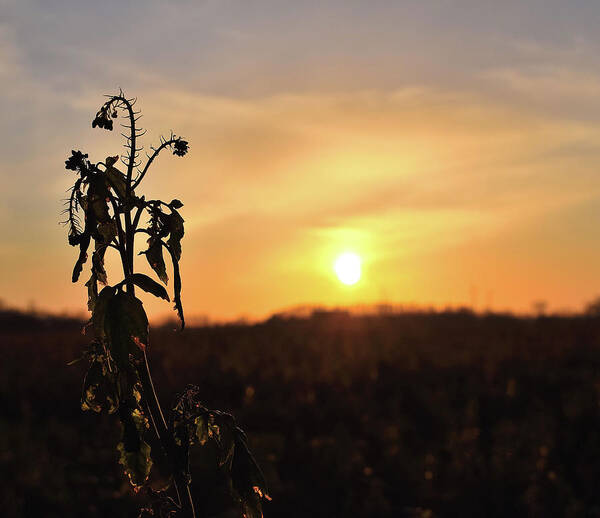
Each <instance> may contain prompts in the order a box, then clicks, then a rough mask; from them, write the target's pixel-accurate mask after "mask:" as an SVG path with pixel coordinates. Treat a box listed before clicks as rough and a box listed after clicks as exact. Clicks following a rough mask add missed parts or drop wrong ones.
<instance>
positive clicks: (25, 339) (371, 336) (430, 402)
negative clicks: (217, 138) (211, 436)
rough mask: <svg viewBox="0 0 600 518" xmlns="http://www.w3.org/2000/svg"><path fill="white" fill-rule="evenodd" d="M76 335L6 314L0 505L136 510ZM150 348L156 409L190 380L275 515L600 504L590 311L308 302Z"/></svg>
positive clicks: (591, 512)
mask: <svg viewBox="0 0 600 518" xmlns="http://www.w3.org/2000/svg"><path fill="white" fill-rule="evenodd" d="M80 331H81V324H80V323H78V322H74V321H69V320H59V319H40V318H35V317H31V316H26V315H19V314H15V313H11V312H4V313H0V503H1V508H0V515H2V516H7V517H12V516H31V517H34V516H35V517H39V516H49V517H54V516H56V517H59V516H60V517H75V516H86V517H100V516H114V517H119V516H136V509H137V507H138V504H139V502H137V501H136V497H135V496H133V495H132V493H131V491H130V490H129V487H128V485H127V483H126V481H125V479H124V477H123V476H122V474H121V472H120V470H119V467H118V464H117V462H116V459H117V453H116V451H115V445H116V442H117V441H118V436H119V429H118V424H117V422H116V419H115V418H113V416H98V415H95V414H90V413H89V412H87V413H84V412H82V411H81V410H80V407H79V397H80V390H81V382H82V378H83V374H84V367H85V366H84V365H82V364H76V365H74V366H71V367H68V366H67V365H66V364H67V362H69V361H70V360H72V359H74V358H76V357H78V356H79V352H80V350H81V347H82V346H83V345H84V344H86V342H87V338H86V337H85V336H83V335H82V334H81V332H80ZM149 354H150V359H151V363H152V367H153V374H154V376H155V383H156V385H157V388H159V390H160V397H161V401H162V402H163V405H164V406H168V403H169V402H170V401H171V400H172V398H173V397H174V394H175V391H176V390H178V389H179V390H181V389H183V388H184V387H185V385H186V384H187V383H194V384H197V385H198V386H199V387H200V388H201V389H202V391H203V394H204V399H205V403H206V405H207V406H209V407H211V408H219V409H223V410H228V411H230V412H232V413H233V414H234V415H235V416H236V418H237V420H238V421H239V422H240V424H241V426H242V427H243V428H244V429H245V430H246V431H247V432H248V435H249V437H250V442H251V447H252V449H253V451H254V452H255V453H256V456H257V458H258V461H259V463H260V464H261V466H262V467H263V469H264V471H265V475H266V477H267V481H268V483H269V485H270V488H271V494H272V496H273V502H272V503H270V504H267V505H266V510H265V516H267V517H275V516H277V517H279V516H281V517H284V516H285V517H338V516H339V517H342V516H344V517H367V516H368V517H387V516H390V517H392V516H393V517H397V516H415V517H416V516H421V517H423V518H425V517H430V518H431V517H434V516H487V517H494V516H497V517H500V516H540V517H541V516H544V517H549V516H573V517H575V516H600V491H598V488H599V486H598V484H599V482H598V481H599V480H600V418H599V410H600V408H599V402H600V320H598V319H595V318H591V317H571V318H539V319H517V318H513V317H508V316H498V315H496V316H494V315H489V316H485V317H481V316H475V315H473V314H470V313H468V312H456V313H438V314H401V315H387V316H386V315H381V316H368V317H367V316H365V317H359V316H350V315H348V314H345V313H316V314H313V316H312V317H310V318H304V319H300V318H273V319H271V320H269V321H267V322H264V323H261V324H257V325H228V326H214V327H204V328H196V329H188V330H186V331H185V332H183V333H176V332H173V331H172V330H171V329H170V328H169V329H167V328H160V329H153V331H152V333H151V344H150V348H149ZM163 482H164V481H163ZM154 483H155V484H160V483H161V480H160V479H157V480H155V481H154Z"/></svg>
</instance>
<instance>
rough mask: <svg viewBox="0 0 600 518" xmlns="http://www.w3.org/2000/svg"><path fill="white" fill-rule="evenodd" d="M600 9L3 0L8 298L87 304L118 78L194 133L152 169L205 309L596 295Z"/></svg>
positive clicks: (194, 309) (1, 103)
mask: <svg viewBox="0 0 600 518" xmlns="http://www.w3.org/2000/svg"><path fill="white" fill-rule="evenodd" d="M598 27H600V3H598V2H596V1H570V2H565V1H561V2H558V1H549V0H544V1H541V0H540V1H529V2H517V1H515V2H512V1H506V2H497V1H490V2H487V1H482V0H478V1H462V2H460V1H450V0H446V1H438V2H432V1H406V2H400V1H387V2H383V1H376V0H370V1H368V2H367V1H362V2H355V1H351V0H343V1H319V2H317V1H314V2H313V1H310V2H309V1H293V2H292V1H271V2H265V1H253V2H248V1H237V2H233V1H226V0H220V1H218V0H214V1H210V0H206V1H202V2H200V1H197V2H196V1H191V0H180V1H175V0H173V1H166V0H164V1H148V0H144V1H136V2H116V1H103V2H81V1H75V0H70V1H52V2H49V1H39V2H32V1H29V0H0V80H1V83H2V87H1V90H0V92H1V93H2V95H1V96H0V115H1V117H0V121H1V122H0V133H1V135H0V178H1V182H2V189H1V193H0V197H1V198H0V199H1V202H0V232H1V235H2V241H1V242H0V298H1V299H2V301H3V303H4V304H5V305H8V306H13V307H21V308H25V307H28V306H31V305H35V307H37V308H39V309H43V310H48V311H53V312H64V311H66V312H69V313H76V312H80V313H83V312H84V310H85V301H86V290H85V287H84V286H83V283H84V282H85V279H86V278H87V275H84V276H82V278H83V279H84V280H83V281H82V282H80V283H79V284H77V285H73V284H72V283H71V282H70V276H71V270H72V267H73V263H74V262H75V259H76V254H77V252H76V249H74V248H72V247H70V246H69V245H68V244H67V242H66V235H67V230H66V228H65V227H62V226H60V225H59V224H58V222H59V220H60V219H61V217H60V211H61V208H62V204H61V200H62V199H63V198H64V197H65V191H66V189H67V188H68V187H69V186H70V185H71V184H72V182H73V180H74V178H73V174H72V172H70V171H65V170H64V160H65V159H66V158H67V157H68V155H69V154H70V151H71V149H81V150H83V151H85V152H87V153H89V155H90V158H91V159H92V160H93V161H99V160H104V159H105V158H106V157H107V156H109V155H115V154H117V153H120V152H121V150H122V148H121V139H120V137H119V135H118V132H114V134H111V133H108V132H106V131H101V130H97V129H96V130H92V128H91V120H92V119H93V116H94V114H95V113H96V111H97V109H98V108H99V106H100V105H101V104H102V102H103V97H102V96H103V94H107V93H115V92H117V91H118V88H119V87H121V88H123V90H124V91H125V93H126V94H127V95H129V96H136V97H138V99H139V103H138V106H139V107H140V108H141V109H142V111H143V114H144V118H143V119H142V121H141V122H142V125H143V126H144V127H145V128H147V129H148V133H147V134H146V136H145V137H144V140H143V143H144V144H145V146H146V148H148V147H149V146H150V145H151V144H153V143H157V142H158V138H159V136H160V134H161V133H166V134H168V132H169V130H171V129H173V130H174V131H175V132H176V133H177V134H181V135H184V136H185V137H186V138H187V140H189V142H190V153H189V154H188V156H186V157H185V158H183V159H180V158H177V157H172V156H170V155H168V154H165V155H164V156H161V157H160V159H159V160H158V161H157V164H156V165H155V166H154V167H153V169H151V170H150V173H149V175H148V177H147V181H146V182H145V188H144V189H143V190H144V192H146V194H147V197H150V198H156V197H161V198H163V199H165V200H170V199H172V198H179V199H181V200H182V201H183V202H184V204H185V206H184V207H183V209H182V211H181V212H182V215H183V217H184V218H185V220H186V234H185V237H184V240H183V242H182V245H183V259H182V275H183V302H184V306H185V309H186V312H187V314H188V315H190V317H192V316H200V315H207V316H209V317H211V318H213V319H218V320H225V319H232V318H237V317H240V316H247V317H251V318H259V317H263V316H266V315H268V314H270V313H272V312H274V311H277V310H280V309H283V308H289V307H292V306H295V305H298V304H322V305H327V306H337V305H355V304H363V303H364V304H370V303H376V302H380V301H385V302H391V303H404V304H417V305H434V306H437V307H440V306H445V305H452V306H457V305H474V306H475V308H476V309H478V310H482V309H485V308H492V309H494V310H506V309H510V310H512V311H518V312H525V311H529V310H530V309H531V306H532V302H533V301H536V300H545V301H547V302H548V305H549V308H550V309H551V310H563V309H565V310H578V309H581V308H582V307H583V306H584V304H585V303H586V302H587V301H589V300H590V299H593V298H594V297H596V296H598V295H600V235H599V230H598V227H599V226H600V59H599V57H598V56H600V31H598ZM346 251H351V252H354V253H356V254H358V255H359V256H360V257H361V259H362V267H363V272H362V278H361V280H360V281H359V282H358V283H357V284H355V285H353V286H346V285H344V284H342V283H341V282H340V281H339V280H338V279H337V278H336V276H335V273H334V270H333V264H334V261H335V260H336V258H337V257H338V256H339V255H340V254H341V253H343V252H346ZM143 262H145V261H144V260H143V259H142V260H141V261H140V266H143V267H144V269H143V271H145V265H144V264H143ZM113 264H115V263H113ZM113 272H114V274H113V276H112V277H111V276H110V272H109V280H110V281H111V282H118V281H120V280H121V278H120V270H119V269H118V268H116V267H115V268H114V269H113ZM169 289H171V286H169ZM144 302H145V304H146V306H147V308H148V309H149V313H150V314H151V315H152V317H153V318H155V319H157V318H160V317H162V316H164V315H167V314H170V313H169V310H170V307H169V305H168V304H167V303H163V302H162V301H154V300H150V298H144Z"/></svg>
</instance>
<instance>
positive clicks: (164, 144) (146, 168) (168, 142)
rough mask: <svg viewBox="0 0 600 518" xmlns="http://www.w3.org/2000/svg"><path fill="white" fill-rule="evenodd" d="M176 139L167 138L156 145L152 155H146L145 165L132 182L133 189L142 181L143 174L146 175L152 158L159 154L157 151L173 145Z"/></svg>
mask: <svg viewBox="0 0 600 518" xmlns="http://www.w3.org/2000/svg"><path fill="white" fill-rule="evenodd" d="M177 140H178V139H176V138H171V139H169V140H165V141H164V142H163V143H162V144H161V145H160V146H158V147H157V148H156V149H155V150H154V152H153V153H152V155H150V157H148V162H146V165H145V166H144V169H143V170H142V172H141V173H140V176H139V177H138V179H137V180H136V181H135V182H134V184H133V187H132V188H133V189H135V188H136V187H137V186H138V185H139V184H140V182H141V181H142V179H143V178H144V176H146V172H147V171H148V168H149V167H150V164H152V162H154V159H155V158H156V157H157V156H158V155H159V153H160V152H161V151H162V150H163V149H165V148H166V147H169V146H171V145H173V144H174V143H175V142H177Z"/></svg>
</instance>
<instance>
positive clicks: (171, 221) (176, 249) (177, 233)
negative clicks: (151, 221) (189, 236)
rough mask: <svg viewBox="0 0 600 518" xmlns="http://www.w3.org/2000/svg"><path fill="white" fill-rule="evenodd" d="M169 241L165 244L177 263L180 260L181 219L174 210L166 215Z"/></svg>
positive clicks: (182, 230)
mask: <svg viewBox="0 0 600 518" xmlns="http://www.w3.org/2000/svg"><path fill="white" fill-rule="evenodd" d="M168 226H169V240H168V241H167V244H168V245H169V248H170V249H171V250H172V251H173V254H174V255H175V257H176V258H177V260H178V261H179V260H180V259H181V239H182V238H183V234H184V229H183V218H182V217H181V215H180V214H179V212H177V211H176V210H173V212H172V213H171V214H169V215H168Z"/></svg>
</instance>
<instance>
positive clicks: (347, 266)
mask: <svg viewBox="0 0 600 518" xmlns="http://www.w3.org/2000/svg"><path fill="white" fill-rule="evenodd" d="M333 269H334V270H335V273H336V274H337V276H338V279H339V280H340V281H342V282H343V283H344V284H348V285H350V284H356V283H357V282H358V281H359V280H360V257H358V255H356V254H354V253H352V252H346V253H344V254H342V255H340V256H339V257H338V258H337V259H336V261H335V265H334V266H333Z"/></svg>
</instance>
